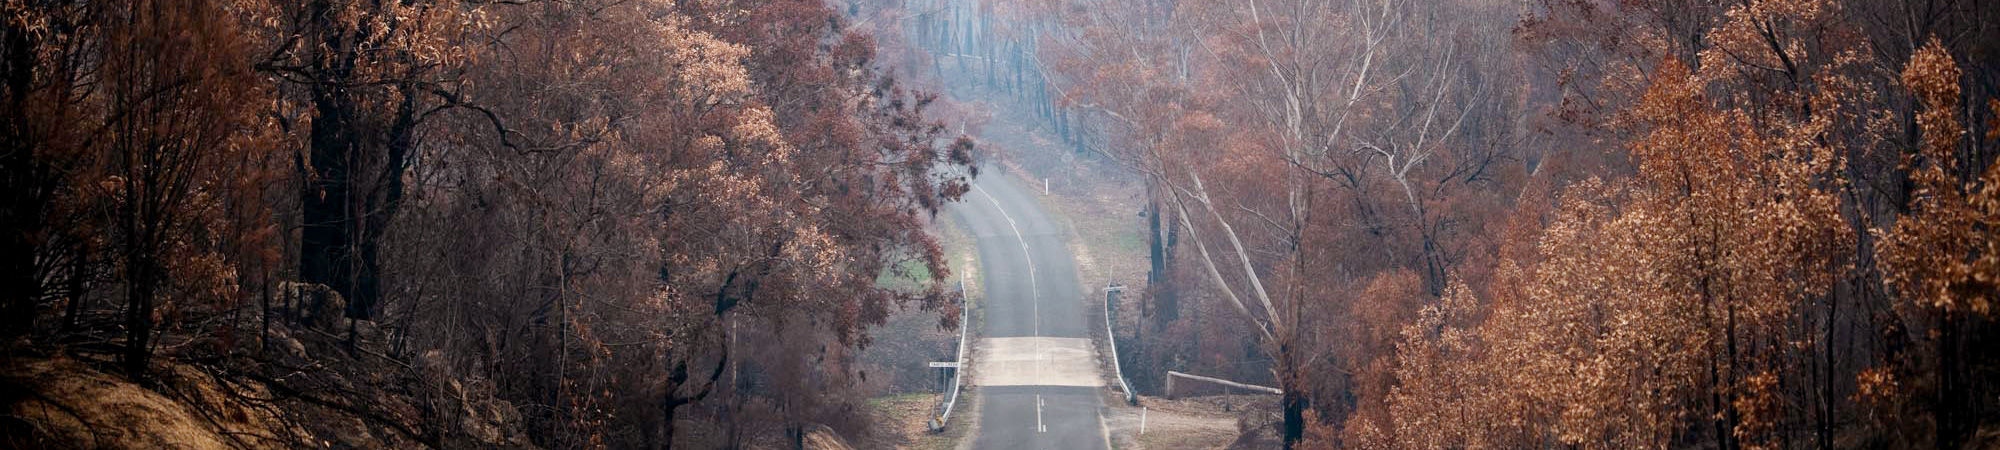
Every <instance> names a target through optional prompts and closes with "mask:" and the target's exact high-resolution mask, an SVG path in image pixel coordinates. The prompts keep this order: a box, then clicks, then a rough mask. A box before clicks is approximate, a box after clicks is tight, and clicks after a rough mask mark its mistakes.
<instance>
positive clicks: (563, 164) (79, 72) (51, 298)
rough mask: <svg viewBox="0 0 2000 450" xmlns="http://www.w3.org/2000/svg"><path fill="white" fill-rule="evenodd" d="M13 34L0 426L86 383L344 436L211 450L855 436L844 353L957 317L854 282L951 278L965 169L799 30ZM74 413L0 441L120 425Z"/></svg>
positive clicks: (48, 4)
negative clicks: (225, 406)
mask: <svg viewBox="0 0 2000 450" xmlns="http://www.w3.org/2000/svg"><path fill="white" fill-rule="evenodd" d="M0 15H4V17H5V21H4V25H0V61H4V63H0V67H4V68H0V79H4V80H5V81H4V82H0V104H4V107H0V142H4V143H0V195H4V199H0V310H3V311H4V312H0V319H4V320H5V324H4V325H0V332H4V338H5V339H6V340H7V342H8V344H7V347H6V348H7V350H6V359H7V363H6V365H7V366H8V372H9V374H10V375H11V376H10V377H9V380H10V382H9V383H8V384H7V386H8V389H6V391H7V394H6V395H5V397H6V400H4V401H0V403H6V404H10V405H13V404H17V403H18V402H23V401H33V400H36V399H37V398H41V399H43V400H53V399H51V398H48V395H49V393H47V392H32V390H33V389H31V388H26V387H24V386H40V385H38V384H34V383H27V382H22V381H20V380H22V379H29V380H35V381H37V382H39V381H47V380H37V378H38V377H42V378H47V377H62V376H64V375H63V374H64V373H66V371H75V370H92V369H70V368H73V367H78V366H83V367H90V368H95V369H94V370H97V371H104V372H112V373H116V374H118V375H120V376H122V377H123V378H125V379H129V380H132V381H134V382H137V383H140V384H142V385H146V386H149V387H151V388H153V389H154V390H158V391H160V392H162V393H164V394H168V395H169V396H175V397H176V398H180V399H183V401H184V402H187V403H197V402H198V401H199V399H201V398H203V396H202V392H189V391H190V390H189V389H186V386H187V385H188V384H189V383H188V382H187V380H186V379H188V378H206V377H213V378H215V379H216V380H226V381H225V384H228V385H251V384H254V385H256V386H257V388H256V389H255V390H254V391H257V392H262V394H261V395H256V394H247V395H249V396H250V397H251V398H253V399H255V400H260V401H258V402H254V403H255V404H256V408H253V409H254V410H253V411H251V412H250V413H249V414H248V415H249V416H251V417H253V418H255V417H263V416H267V415H269V414H264V413H262V412H259V411H268V410H272V409H274V408H275V409H286V410H289V409H294V407H298V408H307V407H312V408H322V409H324V410H329V411H337V412H340V413H341V414H342V415H331V414H329V415H326V416H315V415H298V414H292V415H283V414H280V415H276V416H277V417H276V419H281V420H283V421H285V422H290V423H285V424H279V425H275V426H274V427H273V428H276V430H271V431H267V432H263V433H254V434H251V435H248V436H238V437H232V438H231V439H233V442H224V444H228V445H230V446H252V447H278V448H284V447H292V448H304V447H321V446H324V445H320V444H318V440H319V439H315V438H312V436H321V437H324V436H339V437H342V438H356V437H357V436H370V435H372V436H374V437H375V440H366V439H361V440H357V441H342V442H340V443H339V444H338V445H339V446H361V447H378V448H411V447H414V446H419V445H422V446H429V447H448V448H464V447H488V446H516V445H520V446H538V447H547V448H578V447H619V448H638V447H662V448H664V447H670V446H673V445H674V443H675V442H681V443H682V445H684V446H692V447H710V446H722V445H724V443H728V442H735V441H738V440H744V439H750V438H755V437H758V436H794V437H796V436H797V435H799V434H800V433H802V431H803V427H805V425H806V424H809V423H813V424H819V423H825V424H832V425H834V426H837V427H846V428H850V429H851V428H852V427H853V425H851V424H846V423H842V422H841V421H842V420H852V419H843V417H847V416H846V415H845V414H843V411H845V410H847V409H850V408H852V407H853V403H855V402H856V401H857V399H856V398H855V397H854V395H852V391H853V388H852V387H851V386H853V384H854V383H853V380H851V379H850V378H851V377H854V376H860V374H857V373H856V372H855V371H853V370H851V366H852V360H853V356H852V354H851V350H852V349H854V348H858V347H860V346H862V345H865V344H867V341H868V339H869V336H868V334H866V333H863V332H862V331H863V330H865V329H867V328H868V327H870V326H872V325H875V324H878V323H881V322H882V321H883V320H884V317H885V316H886V315H887V313H888V312H889V311H892V310H897V309H903V308H913V309H916V308H920V309H925V310H936V311H939V312H940V313H941V314H942V316H944V318H945V319H946V320H942V321H940V326H943V325H951V326H955V325H956V323H957V320H956V314H957V312H956V309H955V308H957V306H956V305H957V304H956V302H955V296H956V295H957V294H956V293H955V292H947V291H945V290H942V289H941V288H938V287H936V285H932V287H931V288H929V289H917V290H909V289H903V290H897V289H886V288H883V287H881V286H878V284H877V283H876V279H877V277H878V276H879V275H881V274H882V273H883V272H884V271H885V270H889V269H888V268H890V267H925V266H928V269H929V270H928V271H927V273H928V274H929V275H928V276H930V277H938V278H942V277H944V276H946V275H947V274H948V272H949V271H948V270H946V269H945V268H944V267H943V266H942V264H941V263H940V256H939V252H938V249H937V245H936V241H935V239H934V238H933V237H932V236H931V235H930V234H928V233H926V232H925V227H926V226H927V225H926V224H927V223H928V221H929V220H930V218H931V216H933V215H935V214H936V212H937V211H938V209H939V207H940V205H942V204H944V203H945V202H949V201H952V200H954V199H956V198H957V197H958V196H959V195H961V194H962V192H963V191H964V189H965V180H966V179H967V177H969V176H970V175H971V172H970V171H969V170H970V164H971V162H972V154H971V152H972V143H971V141H970V140H957V139H956V136H955V135H951V134H949V133H947V132H946V130H945V127H944V125H943V124H942V122H939V121H938V120H936V119H935V118H933V117H931V115H929V114H928V113H927V112H926V108H927V107H928V105H929V103H931V101H932V97H931V96H930V95H928V94H925V93H922V92H915V91H911V90H907V89H905V88H904V87H902V85H901V84H899V83H898V82H897V80H896V79H895V78H894V77H892V76H891V74H889V73H888V72H886V71H883V70H878V68H877V58H876V56H875V48H876V44H875V43H874V41H873V40H872V38H871V37H870V35H869V34H868V33H865V32H861V31H858V30H855V29H851V28H850V27H848V26H847V23H846V17H847V13H846V12H843V11H836V10H834V9H832V7H831V6H829V5H826V4H822V3H821V2H819V1H818V0H780V1H730V0H720V1H664V0H660V1H653V0H647V1H552V0H551V1H536V0H526V1H514V0H492V1H485V0H472V1H455V0H454V1H349V0H311V1H291V0H278V1H263V0H135V1H130V2H125V1H116V2H100V1H84V0H9V1H6V2H5V3H4V6H0ZM734 330H743V331H742V332H737V331H734ZM732 350H734V351H732ZM724 367H729V368H732V369H734V371H736V372H741V375H740V376H737V375H736V374H734V373H732V374H731V376H730V377H727V378H724V377H723V376H722V375H723V372H724V370H723V368H724ZM24 374H25V375H24ZM50 374H53V375H50ZM739 379H740V380H742V381H741V382H740V383H737V384H735V385H731V384H728V383H723V382H719V380H731V381H734V380H739ZM751 386H755V393H754V394H746V395H721V394H717V393H718V392H727V391H730V390H732V389H738V388H739V387H742V388H749V387H751ZM23 391H28V392H23ZM246 392H247V391H246ZM237 395H246V394H237ZM720 398H727V399H729V401H730V402H732V403H731V404H727V405H721V404H716V399H720ZM468 399H469V400H468ZM482 399H498V400H502V401H505V402H508V403H509V404H511V405H513V407H512V408H507V409H509V412H508V413H507V414H501V415H505V416H516V415H518V416H519V417H508V420H507V422H509V423H511V424H517V425H519V427H518V428H520V429H519V430H515V431H518V433H506V434H507V435H506V436H501V435H500V434H501V433H497V432H495V431H494V430H492V429H491V428H492V427H490V426H475V425H472V424H475V423H482V422H481V421H487V422H491V421H493V420H495V419H494V418H492V417H487V416H489V415H491V414H489V413H488V412H487V411H488V409H490V408H487V407H486V406H481V405H490V404H491V402H484V400H482ZM50 403H54V402H50ZM691 405H701V406H702V407H701V408H699V409H700V411H694V410H696V409H697V408H696V407H694V406H691ZM711 406H713V407H711ZM493 410H494V411H499V410H500V409H493ZM492 414H498V413H492ZM737 414H740V415H741V416H739V417H732V416H731V415H737ZM218 415H221V416H223V418H222V419H221V420H243V419H242V417H241V416H243V415H244V413H241V412H238V413H234V414H218ZM344 416H354V417H361V418H364V419H365V420H364V421H363V422H364V424H363V425H356V426H355V427H354V428H337V427H340V426H345V425H343V424H341V423H330V422H339V421H320V420H314V419H313V418H315V417H344ZM49 417H54V418H49ZM676 417H679V418H682V420H675V418H676ZM743 417H755V418H756V420H746V419H743ZM44 420H46V421H47V422H43V421H44ZM64 420H65V419H62V415H61V414H56V415H54V416H31V415H24V413H19V412H16V413H10V414H8V415H7V416H6V418H5V420H4V421H5V427H4V428H5V429H6V430H7V432H6V433H4V434H5V435H6V436H7V437H8V439H7V440H5V442H7V443H9V445H6V446H9V447H20V448H49V447H50V446H55V447H61V446H64V445H68V446H74V447H77V448H105V447H109V446H113V444H106V443H103V442H96V439H97V437H95V436H99V435H107V434H113V435H115V434H117V433H119V432H120V430H117V429H116V428H119V425H117V424H90V423H86V424H83V425H84V426H88V427H92V428H96V429H92V430H87V431H88V433H90V434H87V435H90V436H94V437H93V438H92V439H90V440H69V439H76V438H75V436H77V435H75V434H71V435H61V434H54V433H53V432H50V431H49V430H50V429H52V428H59V427H57V426H56V425H54V423H59V422H64ZM210 420H216V419H213V418H211V419H210ZM38 422H41V423H38ZM460 424H466V425H460ZM686 424H696V425H699V426H700V427H701V430H703V431H704V433H705V435H704V436H703V437H700V438H699V439H697V440H691V439H689V438H687V437H685V436H683V435H684V434H686V433H685V432H686V431H687V430H686V428H687V427H688V426H691V425H686ZM677 425H682V426H680V427H677ZM324 427H334V428H324ZM295 429H298V430H305V431H310V433H298V434H295V433H289V432H281V430H295ZM370 430H372V431H370ZM125 431H127V432H129V431H130V430H125ZM64 436H69V437H68V438H65V437H64ZM105 439H110V438H105ZM357 439H358V438H357ZM66 440H67V441H68V442H63V441H66ZM109 442H119V441H115V440H112V441H109ZM155 445H164V444H159V443H150V444H148V443H141V444H129V443H127V444H117V445H116V446H119V447H124V446H131V448H146V447H152V446H155ZM730 445H734V444H730Z"/></svg>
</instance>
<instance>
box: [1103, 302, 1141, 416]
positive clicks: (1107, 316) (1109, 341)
mask: <svg viewBox="0 0 2000 450" xmlns="http://www.w3.org/2000/svg"><path fill="white" fill-rule="evenodd" d="M1120 292H1125V285H1121V284H1113V285H1108V286H1105V287H1104V342H1105V346H1107V347H1111V374H1112V375H1115V376H1117V377H1118V388H1119V389H1123V390H1125V404H1128V405H1137V404H1139V393H1137V392H1132V384H1131V383H1127V382H1125V369H1124V368H1123V367H1120V365H1119V362H1118V330H1117V329H1116V328H1113V327H1112V326H1111V322H1112V314H1113V312H1114V311H1116V310H1117V309H1118V305H1117V304H1115V303H1113V302H1112V301H1111V299H1112V298H1114V297H1115V296H1116V295H1117V294H1118V293H1120Z"/></svg>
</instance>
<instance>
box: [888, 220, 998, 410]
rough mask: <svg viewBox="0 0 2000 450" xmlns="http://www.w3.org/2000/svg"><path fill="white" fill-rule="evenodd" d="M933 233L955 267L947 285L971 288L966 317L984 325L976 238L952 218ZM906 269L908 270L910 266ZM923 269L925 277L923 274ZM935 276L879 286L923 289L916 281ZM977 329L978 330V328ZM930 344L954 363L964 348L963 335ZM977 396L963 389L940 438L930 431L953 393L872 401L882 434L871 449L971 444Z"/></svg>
mask: <svg viewBox="0 0 2000 450" xmlns="http://www.w3.org/2000/svg"><path fill="white" fill-rule="evenodd" d="M932 232H934V233H936V235H937V237H938V241H939V245H941V246H942V247H944V252H945V258H946V261H948V262H949V263H950V267H951V278H952V280H951V281H947V286H953V287H955V286H956V285H957V283H959V281H960V280H962V281H963V282H964V283H965V296H966V314H971V315H972V316H970V317H969V319H971V320H969V321H968V323H969V324H977V323H979V316H978V312H979V301H980V299H981V298H982V297H981V292H983V290H982V289H980V283H979V265H978V264H979V260H978V258H977V250H976V248H975V247H974V242H973V240H972V237H971V236H970V235H969V234H967V233H966V232H965V229H964V228H963V227H961V226H959V224H957V223H955V222H954V221H952V219H951V218H950V216H948V215H943V216H939V219H938V221H937V222H936V223H934V226H933V228H932ZM904 264H906V265H907V264H910V263H904ZM920 270H921V272H919V271H920ZM911 275H921V277H922V278H915V277H912V276H911ZM929 277H930V272H929V271H928V270H925V269H923V267H922V265H921V264H914V267H903V268H901V269H900V270H899V271H895V272H885V273H884V275H883V278H881V279H878V280H877V282H878V283H883V284H884V285H885V286H893V287H898V288H908V287H915V286H920V285H917V284H914V281H912V280H913V279H928V278H929ZM915 313H919V312H915V311H904V312H900V313H898V315H899V316H905V315H909V314H915ZM922 314H923V315H924V316H923V318H926V319H928V320H929V321H928V322H923V323H928V324H933V325H934V324H935V323H936V322H935V317H936V316H935V315H934V314H935V313H922ZM906 321H908V319H906ZM891 322H892V323H893V322H897V320H896V319H891ZM974 326H975V327H976V325H974ZM924 339H925V340H940V339H941V340H942V342H941V344H940V345H942V348H944V349H946V350H947V351H946V353H945V354H946V356H944V357H943V358H939V359H950V358H951V357H954V356H956V352H955V351H952V350H953V349H956V346H957V344H958V342H957V340H958V332H957V330H952V331H949V332H944V331H937V332H932V333H925V334H924ZM971 356H972V355H969V354H968V355H966V357H967V358H968V359H969V358H971ZM904 364H909V362H904ZM968 365H969V363H968ZM965 377H966V378H967V379H970V377H971V374H970V373H967V374H965ZM974 391H975V389H973V388H971V387H970V386H967V387H965V388H964V389H963V390H961V392H960V393H959V399H958V402H959V403H958V405H957V406H956V407H954V408H953V411H952V416H951V421H950V422H949V423H946V424H945V428H944V430H943V431H942V432H937V433H933V432H931V431H930V426H929V425H930V421H931V420H932V419H933V418H935V417H936V414H937V412H938V411H937V405H938V402H940V401H943V400H944V396H945V395H948V394H950V393H949V392H943V393H939V392H929V391H925V392H913V393H901V394H891V395H883V396H878V397H875V398H871V399H869V401H868V406H869V413H870V414H871V415H872V417H873V419H874V423H876V424H878V429H877V430H878V431H879V432H880V433H878V435H877V436H875V441H876V442H873V443H871V445H869V447H873V448H892V447H893V448H906V449H950V448H957V447H958V446H959V445H960V443H961V442H969V439H970V437H971V436H973V435H974V434H976V433H977V430H975V429H974V428H975V427H974V426H975V425H976V424H978V422H979V420H978V419H977V411H978V406H977V400H976V399H975V398H976V397H977V395H976V394H975V393H974Z"/></svg>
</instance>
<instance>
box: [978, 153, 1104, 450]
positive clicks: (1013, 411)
mask: <svg viewBox="0 0 2000 450" xmlns="http://www.w3.org/2000/svg"><path fill="white" fill-rule="evenodd" d="M986 173H989V174H992V175H988V176H985V177H981V178H979V179H978V180H977V182H976V183H974V189H973V191H972V192H971V193H969V194H967V195H966V198H965V201H962V202H959V203H957V204H954V205H953V206H952V208H951V214H952V215H953V216H954V217H955V218H956V219H957V220H958V223H960V224H964V226H965V227H966V228H967V229H968V230H967V231H969V232H970V234H971V235H972V236H973V238H974V240H975V241H977V246H978V248H979V262H980V267H981V268H982V270H983V272H984V274H983V275H981V276H983V277H984V280H982V282H983V283H984V285H983V286H984V287H985V293H986V299H985V303H984V308H985V317H984V320H983V321H981V322H980V323H979V324H978V325H974V326H977V327H980V328H979V336H980V337H981V339H980V341H979V342H978V343H977V344H976V347H977V348H978V352H977V353H976V354H977V355H978V357H979V358H980V359H979V360H978V361H977V362H976V364H977V367H976V368H975V370H974V371H972V374H973V375H974V379H973V380H972V384H973V385H975V386H979V392H980V396H981V399H982V400H981V401H980V402H979V408H980V414H979V433H978V437H977V438H975V441H974V442H973V448H975V449H1101V448H1106V447H1107V445H1106V436H1105V434H1104V425H1103V421H1102V416H1101V411H1102V409H1103V407H1104V404H1103V402H1102V400H1101V399H1100V397H1099V396H1098V393H1097V390H1098V389H1099V388H1100V386H1101V385H1102V383H1103V377H1102V376H1100V374H1098V372H1097V371H1098V366H1097V363H1096V350H1095V348H1096V347H1095V346H1093V345H1092V344H1091V342H1090V332H1089V328H1086V326H1087V325H1086V324H1088V323H1089V321H1088V320H1087V319H1086V317H1088V314H1089V311H1088V310H1086V309H1084V305H1083V303H1082V298H1083V291H1082V289H1081V288H1080V287H1079V282H1078V281H1077V277H1076V262H1075V259H1074V258H1073V257H1072V256H1071V254H1070V250H1069V248H1068V246H1067V245H1065V243H1064V242H1063V237H1064V233H1063V230H1062V227H1061V226H1060V225H1059V224H1058V223H1056V221H1054V220H1052V219H1051V218H1050V217H1049V215H1048V213H1047V212H1046V211H1043V210H1042V207H1041V205H1040V204H1039V203H1037V202H1036V201H1035V199H1034V197H1033V196H1034V195H1039V193H1036V192H1033V191H1031V190H1029V189H1026V188H1024V187H1023V186H1020V185H1019V184H1018V183H1016V182H1014V180H1012V179H1011V178H1010V177H1009V176H1007V175H1005V174H1004V173H1002V172H1001V171H999V170H989V171H987V172H986Z"/></svg>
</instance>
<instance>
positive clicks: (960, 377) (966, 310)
mask: <svg viewBox="0 0 2000 450" xmlns="http://www.w3.org/2000/svg"><path fill="white" fill-rule="evenodd" d="M971 317H972V301H971V300H970V299H969V298H968V297H966V295H965V272H959V273H958V359H957V360H956V361H958V363H957V367H955V368H953V369H951V393H950V394H945V397H944V401H943V402H942V403H939V405H938V409H939V410H940V412H938V416H937V418H935V419H931V424H930V425H931V431H939V430H943V429H944V424H946V423H948V422H950V421H951V410H952V409H953V408H954V407H956V406H958V390H959V387H960V386H961V385H963V384H965V347H966V337H967V336H968V335H969V332H970V331H971V329H970V328H971V327H970V326H969V325H967V324H969V323H970V322H969V320H970V319H971Z"/></svg>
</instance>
